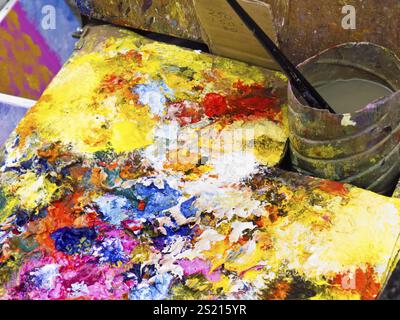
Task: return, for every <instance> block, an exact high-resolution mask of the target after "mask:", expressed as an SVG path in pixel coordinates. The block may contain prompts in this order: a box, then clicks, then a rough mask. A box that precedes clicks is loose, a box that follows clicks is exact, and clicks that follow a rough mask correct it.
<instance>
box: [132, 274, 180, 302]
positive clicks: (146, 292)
mask: <svg viewBox="0 0 400 320" xmlns="http://www.w3.org/2000/svg"><path fill="white" fill-rule="evenodd" d="M172 280H173V276H172V275H171V274H169V273H165V274H160V275H157V276H156V277H155V279H154V284H152V285H150V284H148V283H142V284H140V285H138V286H136V287H134V288H133V289H132V290H131V292H130V293H129V299H130V300H166V299H167V298H168V295H169V290H170V287H171V283H172Z"/></svg>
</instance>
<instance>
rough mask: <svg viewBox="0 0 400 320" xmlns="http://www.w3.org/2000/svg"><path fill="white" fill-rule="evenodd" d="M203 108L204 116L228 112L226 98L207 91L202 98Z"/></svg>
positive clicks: (216, 115)
mask: <svg viewBox="0 0 400 320" xmlns="http://www.w3.org/2000/svg"><path fill="white" fill-rule="evenodd" d="M202 105H203V108H204V113H205V114H206V116H208V117H210V118H213V117H219V116H222V115H225V114H226V113H228V103H227V101H226V98H225V97H224V96H222V95H220V94H218V93H208V94H207V95H206V96H205V97H204V100H203V103H202Z"/></svg>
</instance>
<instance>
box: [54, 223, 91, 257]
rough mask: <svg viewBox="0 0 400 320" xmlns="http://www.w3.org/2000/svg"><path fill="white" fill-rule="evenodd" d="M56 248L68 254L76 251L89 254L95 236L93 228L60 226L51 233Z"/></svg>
mask: <svg viewBox="0 0 400 320" xmlns="http://www.w3.org/2000/svg"><path fill="white" fill-rule="evenodd" d="M51 238H52V239H53V240H54V243H55V246H56V249H57V250H58V251H61V252H64V253H66V254H69V255H73V254H76V253H85V254H90V251H91V250H92V246H93V244H94V243H95V240H96V238H97V233H96V230H95V229H94V228H79V229H74V228H68V227H66V228H62V229H58V230H57V231H55V232H53V233H52V234H51Z"/></svg>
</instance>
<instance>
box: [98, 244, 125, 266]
mask: <svg viewBox="0 0 400 320" xmlns="http://www.w3.org/2000/svg"><path fill="white" fill-rule="evenodd" d="M99 255H100V262H108V263H111V264H117V263H118V262H126V261H127V258H126V256H125V253H124V248H123V246H122V244H121V241H120V240H119V239H106V240H105V241H103V242H102V243H101V244H100V250H99Z"/></svg>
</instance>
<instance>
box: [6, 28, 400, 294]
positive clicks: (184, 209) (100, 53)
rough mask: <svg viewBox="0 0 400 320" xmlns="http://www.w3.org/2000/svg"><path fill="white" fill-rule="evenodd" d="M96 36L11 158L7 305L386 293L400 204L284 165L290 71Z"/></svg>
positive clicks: (123, 35) (124, 35) (28, 123)
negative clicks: (284, 76) (240, 134)
mask: <svg viewBox="0 0 400 320" xmlns="http://www.w3.org/2000/svg"><path fill="white" fill-rule="evenodd" d="M88 34H89V35H88V37H87V38H85V39H84V40H83V42H84V46H83V48H82V49H81V50H80V52H77V53H76V54H75V55H74V56H73V57H72V58H71V60H70V61H69V62H68V63H67V64H66V65H65V66H64V68H63V70H62V71H61V73H60V74H59V75H58V76H57V77H56V79H55V80H54V81H53V82H52V84H51V85H50V87H49V88H48V89H47V91H46V92H45V94H44V95H43V97H42V98H41V100H40V101H39V103H38V104H37V105H36V106H35V107H34V108H33V109H32V110H31V111H30V112H29V113H28V114H27V115H26V117H25V118H24V120H23V121H22V122H21V123H20V125H19V126H18V128H17V130H16V131H15V132H14V133H13V134H12V136H11V137H10V139H9V140H8V142H7V144H6V146H5V149H4V152H3V153H2V155H1V175H0V186H1V189H0V213H1V214H0V221H1V225H0V248H1V255H0V297H1V298H2V299H138V300H144V299H374V298H376V297H377V295H378V294H379V293H380V291H381V290H382V288H383V286H384V284H385V282H386V279H387V278H388V275H389V273H390V271H391V270H392V265H394V263H395V262H396V258H395V256H396V255H395V253H396V251H397V243H396V242H397V237H398V235H399V231H400V201H399V200H396V199H390V198H385V197H382V196H379V195H376V194H374V193H370V192H367V191H363V190H361V189H357V188H354V187H351V186H348V185H343V184H340V183H335V182H328V181H323V180H316V179H312V178H307V177H304V176H299V175H297V174H293V173H287V172H284V171H280V170H278V169H272V167H273V166H274V165H276V164H277V163H278V162H279V160H280V158H281V156H282V154H283V150H284V147H285V142H286V139H287V133H286V130H285V126H284V124H283V123H284V122H285V121H284V120H283V119H284V118H285V117H284V115H283V112H282V107H283V105H284V100H283V99H282V98H281V97H284V96H285V94H286V86H285V82H284V81H283V79H282V76H281V75H279V74H276V73H272V72H268V71H265V70H262V69H259V68H255V67H250V66H248V65H245V64H242V63H237V62H234V61H230V60H226V59H222V58H218V57H213V56H209V55H204V54H201V53H198V52H192V51H189V50H184V49H180V48H177V47H174V46H170V45H166V44H161V43H157V42H152V41H149V40H146V39H144V38H142V37H140V36H138V35H136V34H134V33H130V32H126V31H119V30H118V29H116V28H112V27H97V28H94V29H92V30H90V32H89V33H88ZM50 110H51V112H49V111H50ZM239 129H247V130H248V131H250V132H252V134H253V136H250V139H249V136H247V135H245V136H244V137H242V138H241V139H240V140H239V143H237V141H236V140H226V139H228V138H226V137H229V133H232V132H237V131H238V130H239ZM177 132H179V134H180V135H183V137H184V138H183V139H182V140H180V141H176V139H175V137H176V134H177ZM199 132H200V133H201V135H198V133H199ZM196 133H197V134H196ZM221 137H223V138H224V139H222V140H219V138H221ZM251 137H253V139H252V138H251ZM225 138H226V139H225ZM165 139H166V140H167V141H168V148H165V149H163V148H161V147H159V148H157V146H165V145H164V144H162V143H161V142H162V141H164V140H165ZM193 141H199V142H200V146H201V148H202V152H203V153H202V154H201V159H199V157H198V154H196V153H194V152H193V150H194V149H192V148H191V145H192V143H193ZM216 141H223V143H219V144H218V143H215V142H216ZM249 144H250V145H252V147H250V148H244V150H242V149H243V146H247V147H248V145H249ZM166 150H167V151H166ZM156 151H157V152H156Z"/></svg>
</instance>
